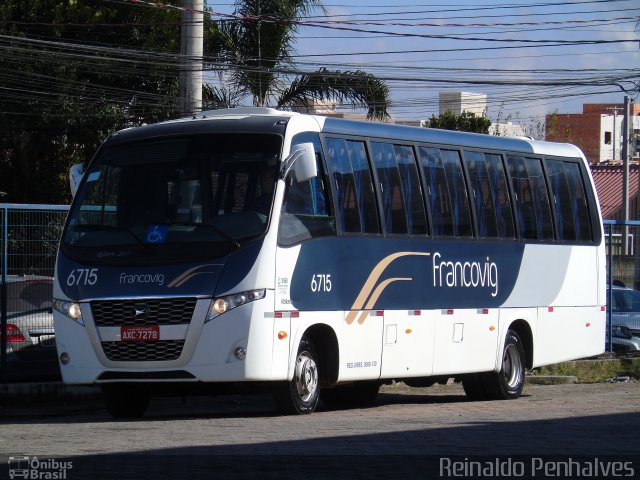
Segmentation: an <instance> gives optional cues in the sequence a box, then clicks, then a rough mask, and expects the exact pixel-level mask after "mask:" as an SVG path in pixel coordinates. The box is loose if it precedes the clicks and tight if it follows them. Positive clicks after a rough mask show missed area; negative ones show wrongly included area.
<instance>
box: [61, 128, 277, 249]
mask: <svg viewBox="0 0 640 480" xmlns="http://www.w3.org/2000/svg"><path fill="white" fill-rule="evenodd" d="M281 144H282V139H281V137H279V136H278V135H269V134H206V135H191V136H177V137H170V138H163V139H158V138H155V139H152V140H147V141H139V142H135V143H126V144H116V145H113V146H106V147H105V148H103V149H101V151H100V152H99V153H98V155H97V157H96V159H95V160H94V161H93V162H92V163H91V166H90V168H89V170H88V171H87V172H86V174H85V177H86V178H85V179H84V182H83V184H82V186H81V188H80V190H79V191H78V193H77V195H76V199H75V202H74V204H73V206H72V209H71V211H70V214H69V220H68V222H67V226H66V229H65V232H64V234H63V238H62V245H63V247H64V248H65V250H66V251H67V253H69V254H71V256H74V257H78V256H80V257H86V256H87V255H89V257H91V258H93V259H98V258H102V259H107V258H109V257H114V256H126V257H127V259H128V261H131V260H132V258H135V257H149V256H153V257H155V258H156V260H158V257H164V258H166V259H172V260H181V259H184V258H187V259H188V258H193V257H202V256H211V255H213V256H216V255H224V254H226V253H228V252H229V251H230V250H231V249H233V248H237V247H239V246H240V244H241V243H242V242H243V241H246V240H248V239H251V238H256V237H258V236H260V235H262V234H263V233H264V232H265V230H266V228H267V224H268V219H269V214H270V212H271V205H272V202H273V194H274V190H275V184H276V180H277V174H278V159H279V155H280V150H281ZM194 244H205V245H203V247H204V248H194V246H195V245H194ZM109 249H111V250H112V251H109ZM114 250H117V252H115V251H114ZM203 250H206V252H207V253H206V255H203Z"/></svg>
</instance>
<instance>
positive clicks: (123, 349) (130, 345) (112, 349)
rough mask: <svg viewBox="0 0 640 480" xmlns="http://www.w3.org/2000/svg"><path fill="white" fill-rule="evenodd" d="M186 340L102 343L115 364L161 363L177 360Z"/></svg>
mask: <svg viewBox="0 0 640 480" xmlns="http://www.w3.org/2000/svg"><path fill="white" fill-rule="evenodd" d="M183 347H184V340H159V341H157V342H102V349H103V350H104V354H105V355H106V356H107V358H108V359H109V360H111V361H113V362H161V361H163V360H177V359H178V357H179V356H180V354H181V353H182V348H183Z"/></svg>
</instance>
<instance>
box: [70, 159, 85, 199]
mask: <svg viewBox="0 0 640 480" xmlns="http://www.w3.org/2000/svg"><path fill="white" fill-rule="evenodd" d="M83 175H84V167H83V166H82V165H81V164H76V165H73V166H72V167H71V169H70V170H69V188H70V189H71V196H72V197H75V196H76V192H77V191H78V185H80V180H82V176H83Z"/></svg>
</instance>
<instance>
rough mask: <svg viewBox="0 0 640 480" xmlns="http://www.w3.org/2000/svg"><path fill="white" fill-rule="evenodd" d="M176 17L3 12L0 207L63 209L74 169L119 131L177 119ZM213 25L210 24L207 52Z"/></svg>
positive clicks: (46, 0) (35, 2)
mask: <svg viewBox="0 0 640 480" xmlns="http://www.w3.org/2000/svg"><path fill="white" fill-rule="evenodd" d="M180 17H181V14H180V12H179V11H176V10H171V9H159V8H144V7H141V6H136V5H131V4H124V3H123V4H118V3H106V2H103V1H99V0H82V1H78V0H30V1H28V2H25V1H23V0H3V2H1V3H0V171H1V172H2V175H0V192H4V193H5V195H3V197H4V198H2V199H0V201H10V202H19V203H24V202H26V203H41V202H47V203H49V202H51V203H65V202H68V201H69V200H70V195H69V188H68V180H67V178H68V177H67V174H68V167H69V166H70V165H71V164H73V163H86V162H87V161H88V160H89V159H90V158H91V156H92V155H93V153H94V152H95V150H96V149H97V147H98V146H99V145H100V143H101V142H102V141H103V140H104V139H105V138H106V137H107V136H108V135H109V134H110V133H112V132H113V131H115V130H118V129H121V128H124V127H128V126H133V125H139V124H141V123H148V122H154V121H159V120H163V119H167V118H171V117H175V116H176V115H177V113H178V111H177V92H178V76H179V66H180V64H179V60H178V57H177V54H178V52H179V47H180ZM214 30H215V26H214V24H213V22H212V21H211V20H210V19H207V20H206V23H205V50H208V51H212V49H213V48H215V43H213V42H212V38H213V37H214Z"/></svg>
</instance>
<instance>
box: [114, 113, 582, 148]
mask: <svg viewBox="0 0 640 480" xmlns="http://www.w3.org/2000/svg"><path fill="white" fill-rule="evenodd" d="M310 119H313V120H315V121H314V122H313V124H314V125H315V124H316V123H317V125H318V129H319V130H318V131H320V132H323V133H329V134H337V135H354V136H361V137H376V138H380V139H388V140H393V141H404V142H424V143H432V144H436V145H442V146H452V147H466V148H478V149H490V150H498V151H508V152H514V153H522V154H538V155H554V156H559V157H574V158H575V157H580V158H584V155H583V154H582V152H581V151H580V149H579V148H578V147H576V146H575V145H571V144H569V143H554V142H545V141H539V140H533V139H530V138H524V137H500V136H494V135H484V134H478V133H468V132H457V131H451V130H440V129H433V128H424V127H410V126H406V125H395V124H390V123H381V122H369V121H363V120H346V119H342V118H334V117H325V116H321V115H306V114H301V113H296V112H286V111H280V110H275V109H272V108H259V107H248V108H245V107H242V108H230V109H219V110H210V111H204V112H201V113H198V114H196V115H195V116H194V117H188V118H181V119H177V120H169V121H166V122H162V123H157V124H153V125H146V126H143V127H134V128H129V129H125V130H122V131H120V132H118V133H117V134H115V135H114V136H113V137H112V140H115V141H116V142H120V141H125V140H131V139H138V138H145V137H146V138H148V137H156V136H162V135H170V134H181V133H188V132H190V133H205V132H211V133H214V132H216V131H224V130H228V129H229V128H232V130H233V131H236V132H243V131H244V132H256V131H263V132H265V133H267V132H272V133H282V132H283V130H284V128H285V126H286V125H287V124H289V128H294V129H297V128H299V129H300V131H306V130H308V129H309V125H310V122H309V120H310ZM214 120H225V122H224V126H223V125H220V124H215V123H214ZM274 120H275V121H274ZM212 124H213V127H212ZM231 124H233V126H232V125H231ZM296 125H299V126H296ZM110 143H111V142H110Z"/></svg>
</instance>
